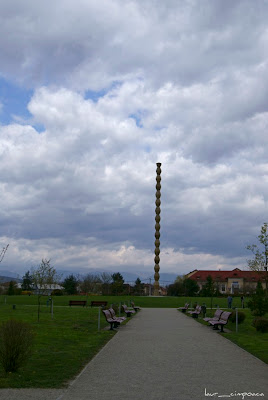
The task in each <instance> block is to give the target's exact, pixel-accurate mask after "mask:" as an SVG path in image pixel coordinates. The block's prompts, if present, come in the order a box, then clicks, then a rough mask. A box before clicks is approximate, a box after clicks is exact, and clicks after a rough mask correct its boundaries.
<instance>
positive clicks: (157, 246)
mask: <svg viewBox="0 0 268 400" xmlns="http://www.w3.org/2000/svg"><path fill="white" fill-rule="evenodd" d="M156 165H157V168H156V194H155V197H156V200H155V205H156V209H155V242H154V243H155V251H154V254H155V257H154V262H155V266H154V271H155V274H154V280H155V281H154V296H159V270H160V267H159V264H160V257H159V254H160V219H161V218H160V213H161V208H160V205H161V200H160V197H161V168H160V167H161V163H156Z"/></svg>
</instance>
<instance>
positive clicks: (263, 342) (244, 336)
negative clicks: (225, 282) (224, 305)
mask: <svg viewBox="0 0 268 400" xmlns="http://www.w3.org/2000/svg"><path fill="white" fill-rule="evenodd" d="M242 311H243V312H244V313H245V314H246V318H245V320H244V321H243V322H242V323H241V324H239V325H238V332H236V324H235V323H232V322H230V321H229V322H228V325H227V326H226V328H227V329H228V330H230V331H231V332H228V333H221V335H223V336H224V337H225V338H226V339H228V340H231V341H232V342H234V343H236V344H237V345H238V346H240V347H242V348H243V349H245V350H247V351H248V352H249V353H251V354H253V355H254V356H255V357H258V358H259V359H260V360H262V361H264V362H265V363H267V364H268V333H261V332H257V331H256V329H255V328H254V327H253V326H252V321H253V318H254V317H253V316H252V315H251V312H250V310H249V309H244V310H242ZM214 312H215V310H213V311H210V310H208V312H207V317H211V316H213V315H214ZM189 318H191V317H190V316H189ZM266 318H268V315H266ZM196 321H198V322H200V323H202V324H205V325H208V323H207V322H205V321H203V319H202V317H199V318H198V320H197V319H196ZM208 329H212V328H211V327H209V326H208ZM227 329H226V330H227Z"/></svg>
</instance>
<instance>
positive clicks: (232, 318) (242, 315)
mask: <svg viewBox="0 0 268 400" xmlns="http://www.w3.org/2000/svg"><path fill="white" fill-rule="evenodd" d="M237 314H238V323H239V324H241V323H242V322H243V321H244V320H245V318H246V314H245V313H244V312H243V311H238V312H237ZM230 321H231V322H234V323H236V311H233V312H232V314H231V315H230Z"/></svg>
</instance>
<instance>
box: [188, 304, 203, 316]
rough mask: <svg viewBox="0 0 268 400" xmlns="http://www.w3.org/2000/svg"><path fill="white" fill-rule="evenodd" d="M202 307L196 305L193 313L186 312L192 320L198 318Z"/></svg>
mask: <svg viewBox="0 0 268 400" xmlns="http://www.w3.org/2000/svg"><path fill="white" fill-rule="evenodd" d="M201 310H202V307H201V306H199V305H197V306H196V308H195V310H194V311H187V313H188V314H191V316H192V317H193V318H198V315H199V314H200V313H201Z"/></svg>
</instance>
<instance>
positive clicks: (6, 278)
mask: <svg viewBox="0 0 268 400" xmlns="http://www.w3.org/2000/svg"><path fill="white" fill-rule="evenodd" d="M10 281H15V282H22V279H19V278H15V277H14V276H2V275H0V283H5V282H10Z"/></svg>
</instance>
